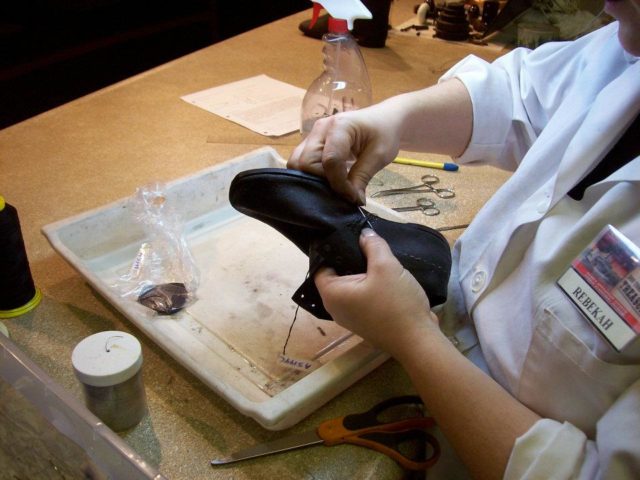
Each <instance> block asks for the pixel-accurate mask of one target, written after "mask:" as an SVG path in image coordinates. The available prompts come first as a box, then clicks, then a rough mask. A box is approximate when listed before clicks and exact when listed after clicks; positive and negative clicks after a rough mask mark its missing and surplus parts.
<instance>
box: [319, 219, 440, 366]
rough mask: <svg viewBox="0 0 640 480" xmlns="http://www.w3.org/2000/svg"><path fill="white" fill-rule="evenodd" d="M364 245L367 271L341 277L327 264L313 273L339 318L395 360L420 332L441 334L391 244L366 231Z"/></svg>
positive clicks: (326, 302) (327, 304) (328, 306)
mask: <svg viewBox="0 0 640 480" xmlns="http://www.w3.org/2000/svg"><path fill="white" fill-rule="evenodd" d="M360 248H362V251H363V253H364V254H365V256H366V258H367V272H366V273H362V274H357V275H345V276H338V275H336V273H335V271H334V270H333V269H331V268H326V267H325V268H322V269H320V270H319V271H318V273H317V274H316V276H315V283H316V286H317V287H318V291H319V292H320V296H321V297H322V301H323V303H324V306H325V308H326V309H327V311H328V312H329V313H330V314H331V316H332V317H333V319H334V320H335V322H336V323H338V324H339V325H341V326H343V327H345V328H347V329H349V330H351V331H352V332H354V333H356V334H357V335H359V336H360V337H362V338H364V339H365V340H367V341H368V342H370V343H371V344H373V345H375V346H376V347H378V348H381V349H382V350H385V351H387V352H388V353H390V354H391V355H392V356H394V357H396V358H397V356H398V354H399V353H401V352H402V351H403V349H404V348H405V346H406V344H407V342H412V340H413V339H415V338H416V336H422V335H427V334H430V333H434V332H437V333H438V334H439V333H440V330H439V327H438V318H437V317H436V316H435V314H433V313H432V312H431V308H430V305H429V299H428V298H427V296H426V294H425V293H424V290H423V289H422V287H421V286H420V284H419V283H418V281H417V280H416V279H415V278H414V277H413V275H411V273H410V272H408V271H407V270H405V269H404V267H403V266H402V265H401V264H400V262H399V261H398V259H397V258H396V257H395V256H394V255H393V253H392V252H391V249H390V248H389V245H388V244H387V242H386V241H385V240H384V239H383V238H382V237H380V236H379V235H377V234H376V233H375V232H374V231H373V230H371V229H364V230H363V233H362V234H361V235H360Z"/></svg>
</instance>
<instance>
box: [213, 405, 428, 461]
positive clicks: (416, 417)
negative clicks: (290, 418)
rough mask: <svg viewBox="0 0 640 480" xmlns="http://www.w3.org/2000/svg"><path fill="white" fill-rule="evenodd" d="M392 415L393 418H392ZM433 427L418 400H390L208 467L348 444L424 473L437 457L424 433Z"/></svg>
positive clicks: (251, 448)
mask: <svg viewBox="0 0 640 480" xmlns="http://www.w3.org/2000/svg"><path fill="white" fill-rule="evenodd" d="M409 407H411V408H410V409H409ZM416 410H418V413H419V414H417V413H416ZM408 413H409V414H408ZM393 414H395V416H391V415H393ZM407 414H408V415H407ZM434 426H435V421H434V420H433V418H431V417H425V416H424V415H423V405H422V400H421V399H420V397H417V396H415V395H408V396H402V397H393V398H390V399H388V400H385V401H383V402H381V403H379V404H377V405H376V406H375V407H373V408H372V409H371V410H369V411H367V412H364V413H356V414H351V415H347V416H344V417H339V418H334V419H332V420H326V421H324V422H322V423H321V424H320V425H319V426H318V428H316V429H315V430H312V431H310V432H305V433H300V434H297V435H292V436H290V437H286V438H282V439H279V440H275V441H273V442H268V443H264V444H259V445H255V446H253V447H249V448H247V449H244V450H241V451H239V452H236V453H234V454H232V455H231V456H229V457H227V458H222V459H215V460H212V461H211V464H212V465H224V464H227V463H232V462H237V461H240V460H246V459H249V458H255V457H260V456H264V455H271V454H274V453H280V452H285V451H288V450H294V449H297V448H303V447H309V446H312V445H319V444H324V445H326V446H333V445H340V444H343V443H350V444H352V445H360V446H362V447H366V448H370V449H372V450H375V451H377V452H380V453H383V454H385V455H387V456H389V457H390V458H392V459H394V460H395V461H396V462H398V463H399V464H400V465H401V466H402V467H404V468H407V469H409V470H416V471H418V470H426V469H427V468H429V467H431V466H433V465H434V464H435V463H436V462H437V460H438V458H439V456H440V445H439V443H438V441H437V440H436V439H435V438H434V437H433V436H432V435H430V434H429V433H427V429H429V428H432V427H434ZM407 443H412V446H413V447H415V448H414V449H413V451H414V453H415V454H414V455H411V456H410V455H409V454H408V453H407V449H406V446H407ZM400 447H402V451H401V450H400ZM427 447H429V448H427ZM425 449H426V450H427V451H425Z"/></svg>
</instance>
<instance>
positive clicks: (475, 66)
mask: <svg viewBox="0 0 640 480" xmlns="http://www.w3.org/2000/svg"><path fill="white" fill-rule="evenodd" d="M616 32H617V25H616V24H611V25H609V26H607V27H604V28H602V29H600V30H598V31H596V32H594V33H592V34H590V35H587V36H585V37H582V38H581V39H579V40H577V41H573V42H552V43H547V44H544V45H542V46H540V47H538V48H537V49H535V50H529V49H526V48H517V49H515V50H513V51H511V52H509V53H508V54H506V55H503V56H502V57H500V58H498V59H497V60H495V61H494V62H493V63H489V62H486V61H484V60H482V59H480V58H478V57H476V56H473V55H471V56H468V57H467V58H465V59H463V60H462V61H460V62H459V63H458V64H456V65H455V66H454V67H453V68H451V69H450V70H449V71H448V72H446V73H445V74H444V75H443V76H442V78H441V79H440V81H445V80H448V79H450V78H458V79H459V80H460V81H462V83H463V84H464V85H465V87H466V88H467V90H468V92H469V95H470V97H471V102H472V106H473V131H472V136H471V141H470V143H469V145H468V146H467V149H466V150H465V152H464V153H463V154H462V156H461V157H459V158H458V159H457V161H458V162H459V163H469V162H476V163H488V164H492V165H495V166H498V167H500V168H503V169H506V170H511V171H513V170H515V169H516V168H517V167H518V165H519V163H520V161H521V160H522V158H523V157H524V155H525V154H526V152H527V150H528V149H529V147H530V146H531V145H532V144H533V142H534V141H535V140H536V139H537V137H538V135H539V134H540V132H541V131H542V129H543V128H544V127H545V125H546V124H547V123H548V121H549V119H550V118H551V116H553V114H554V113H555V111H556V110H557V109H558V108H559V107H560V105H561V104H562V102H563V101H564V100H565V99H566V98H567V96H568V95H570V91H571V87H572V86H573V85H575V84H576V82H577V79H578V78H579V77H580V75H581V73H582V72H583V71H584V68H585V66H586V65H587V64H588V62H589V61H590V60H591V59H593V58H597V55H598V49H599V48H601V47H602V44H603V43H604V42H606V41H607V39H608V38H610V37H611V36H612V35H615V34H616Z"/></svg>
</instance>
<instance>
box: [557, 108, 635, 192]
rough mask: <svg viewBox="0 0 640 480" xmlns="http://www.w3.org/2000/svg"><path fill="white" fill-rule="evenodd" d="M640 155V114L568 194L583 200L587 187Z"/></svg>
mask: <svg viewBox="0 0 640 480" xmlns="http://www.w3.org/2000/svg"><path fill="white" fill-rule="evenodd" d="M639 155H640V115H638V116H637V117H636V119H635V120H634V121H633V123H632V124H631V125H630V126H629V128H627V131H626V132H624V134H623V135H622V137H620V140H618V143H616V144H615V145H614V146H613V148H612V149H611V150H609V153H607V155H606V156H605V157H604V158H603V159H602V160H601V161H600V163H598V165H596V167H595V168H594V169H593V170H591V172H589V174H588V175H587V176H586V177H584V178H583V179H582V180H581V181H580V182H579V183H578V184H577V185H576V186H575V187H573V188H572V189H571V190H570V191H569V193H568V194H567V195H569V196H570V197H571V198H573V199H574V200H582V197H583V196H584V191H585V190H586V189H587V187H589V186H591V185H593V184H594V183H597V182H599V181H600V180H603V179H605V178H607V177H608V176H609V175H611V174H612V173H613V172H615V171H616V170H618V169H619V168H622V167H623V166H625V165H626V164H627V163H629V162H630V161H631V160H633V159H634V158H636V157H637V156H639Z"/></svg>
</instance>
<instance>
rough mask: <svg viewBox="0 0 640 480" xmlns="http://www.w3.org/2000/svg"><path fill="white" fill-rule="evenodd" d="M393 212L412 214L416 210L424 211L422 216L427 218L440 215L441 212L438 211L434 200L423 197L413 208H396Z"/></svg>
mask: <svg viewBox="0 0 640 480" xmlns="http://www.w3.org/2000/svg"><path fill="white" fill-rule="evenodd" d="M393 210H395V211H396V212H412V211H414V210H420V211H422V214H423V215H426V216H427V217H433V216H435V215H440V210H438V208H437V207H436V204H435V203H434V202H433V200H431V199H429V198H426V197H422V198H419V199H418V200H416V204H415V205H414V206H412V207H396V208H394V209H393Z"/></svg>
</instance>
